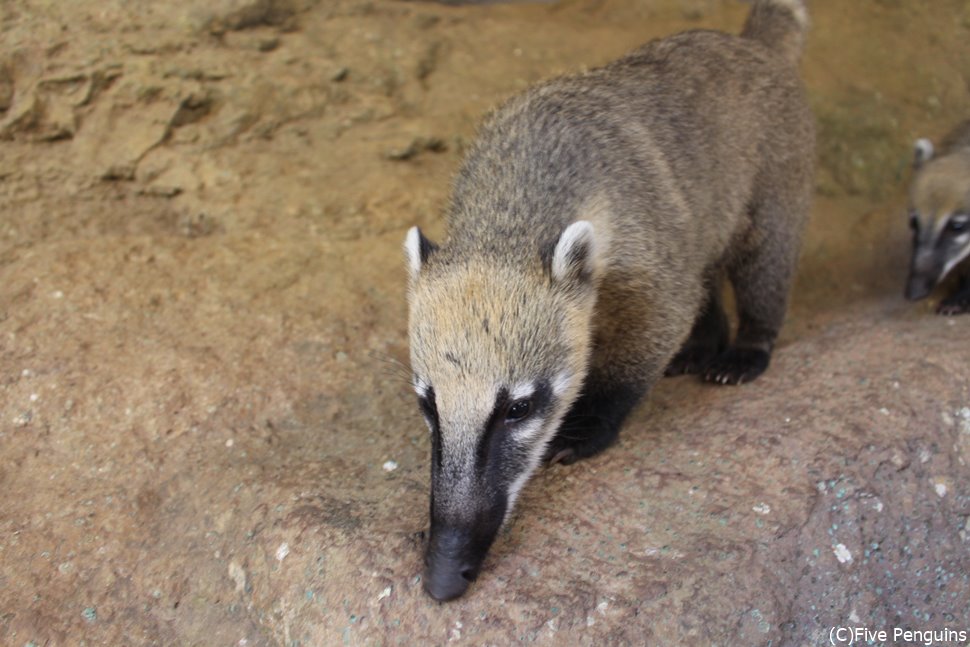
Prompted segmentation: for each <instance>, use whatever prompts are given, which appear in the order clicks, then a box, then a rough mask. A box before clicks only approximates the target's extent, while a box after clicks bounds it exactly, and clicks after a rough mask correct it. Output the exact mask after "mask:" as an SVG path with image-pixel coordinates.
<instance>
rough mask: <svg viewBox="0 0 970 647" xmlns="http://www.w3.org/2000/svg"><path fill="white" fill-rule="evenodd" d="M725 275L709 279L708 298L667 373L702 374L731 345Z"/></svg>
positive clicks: (673, 374)
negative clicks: (723, 292) (724, 300)
mask: <svg viewBox="0 0 970 647" xmlns="http://www.w3.org/2000/svg"><path fill="white" fill-rule="evenodd" d="M721 289H722V285H721V277H720V276H716V277H712V278H711V279H710V281H709V287H708V292H707V301H706V302H705V303H704V308H703V310H701V314H700V316H698V317H697V321H695V322H694V327H693V328H692V329H691V331H690V337H688V338H687V341H686V342H685V343H684V346H683V348H681V349H680V351H679V352H678V353H677V354H676V355H675V356H674V358H673V359H672V360H670V364H669V365H668V366H667V369H666V371H664V375H666V376H667V377H672V376H675V375H698V374H700V373H703V372H704V370H705V369H706V368H707V366H708V365H709V364H710V363H711V361H712V360H713V359H714V358H715V357H717V356H718V355H720V354H721V353H722V352H723V351H724V349H726V348H727V346H728V341H729V335H730V330H729V326H728V320H727V315H726V314H724V306H723V305H722V303H721Z"/></svg>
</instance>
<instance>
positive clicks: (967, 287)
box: [936, 274, 970, 317]
mask: <svg viewBox="0 0 970 647" xmlns="http://www.w3.org/2000/svg"><path fill="white" fill-rule="evenodd" d="M936 312H937V313H938V314H941V315H944V316H947V317H949V316H952V315H962V314H966V313H968V312H970V275H967V274H964V275H963V276H961V277H960V283H959V284H958V286H957V289H956V290H955V291H954V292H953V294H951V295H950V296H948V297H947V298H945V299H943V300H942V301H940V305H939V306H938V307H937V308H936Z"/></svg>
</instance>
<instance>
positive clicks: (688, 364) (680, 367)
mask: <svg viewBox="0 0 970 647" xmlns="http://www.w3.org/2000/svg"><path fill="white" fill-rule="evenodd" d="M717 354H718V348H717V347H716V346H701V345H696V344H688V345H686V346H684V347H683V348H682V349H681V350H680V352H679V353H677V354H676V355H675V356H674V358H673V359H672V360H670V364H668V365H667V369H666V370H665V371H664V375H665V376H666V377H675V376H677V375H700V374H701V373H703V372H704V369H705V368H707V365H708V364H710V363H711V361H712V360H713V359H714V358H715V357H717Z"/></svg>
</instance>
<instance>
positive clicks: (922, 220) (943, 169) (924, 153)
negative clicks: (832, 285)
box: [905, 120, 970, 315]
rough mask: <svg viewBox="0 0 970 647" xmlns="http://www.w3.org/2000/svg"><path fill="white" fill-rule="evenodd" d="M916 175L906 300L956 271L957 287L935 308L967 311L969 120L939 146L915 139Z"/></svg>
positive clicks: (944, 311) (969, 270)
mask: <svg viewBox="0 0 970 647" xmlns="http://www.w3.org/2000/svg"><path fill="white" fill-rule="evenodd" d="M913 166H914V169H915V176H914V178H913V184H912V187H911V189H910V198H909V200H910V208H909V226H910V228H911V229H912V230H913V258H912V261H911V263H910V270H909V278H908V279H907V281H906V293H905V294H906V298H907V299H910V300H913V301H915V300H917V299H922V298H924V297H927V296H929V294H930V292H932V291H933V288H934V287H936V286H937V285H938V284H939V283H940V282H941V281H943V279H944V278H946V277H947V275H949V274H951V273H952V272H954V271H955V272H957V273H958V274H959V276H958V277H957V278H958V281H959V285H958V287H957V289H956V290H955V291H954V292H953V293H952V294H950V295H949V296H947V297H946V298H944V299H943V300H942V301H941V302H940V305H939V307H938V308H937V311H938V312H939V313H940V314H944V315H956V314H962V313H965V312H970V262H965V261H966V259H967V258H968V257H970V120H968V121H965V122H963V123H962V124H960V125H959V126H957V127H956V128H955V129H954V130H953V131H952V132H951V133H950V134H949V135H947V136H946V137H945V138H944V139H943V141H942V142H941V144H940V147H939V151H937V150H936V149H935V147H934V146H933V143H932V142H930V140H928V139H920V140H918V141H917V142H916V146H915V153H914V159H913Z"/></svg>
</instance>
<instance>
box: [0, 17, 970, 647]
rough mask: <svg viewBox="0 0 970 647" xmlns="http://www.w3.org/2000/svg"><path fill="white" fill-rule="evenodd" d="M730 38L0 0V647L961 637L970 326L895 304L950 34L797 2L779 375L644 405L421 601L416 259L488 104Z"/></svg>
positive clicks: (543, 480) (552, 23) (589, 27)
mask: <svg viewBox="0 0 970 647" xmlns="http://www.w3.org/2000/svg"><path fill="white" fill-rule="evenodd" d="M745 10H746V7H745V5H743V4H741V3H735V2H727V1H724V2H722V1H720V0H697V1H693V2H688V3H684V2H674V1H672V0H664V1H660V0H658V1H656V2H638V3H628V2H618V1H617V2H613V1H606V2H586V1H581V0H577V1H569V2H564V3H561V4H556V5H546V4H538V5H530V4H513V5H493V6H487V7H453V6H443V5H439V4H427V3H416V2H395V1H393V0H382V1H379V2H366V1H364V0H331V1H330V2H326V3H324V2H311V1H291V2H283V1H276V0H273V1H268V0H267V1H264V0H260V1H252V0H246V1H243V0H224V1H220V2H215V3H200V2H192V1H189V0H185V1H180V2H172V3H130V2H122V1H121V0H112V1H108V2H98V3H92V2H77V3H44V2H34V1H32V0H14V2H11V3H7V4H6V5H5V6H4V11H5V14H4V16H3V17H2V19H0V29H2V30H3V31H2V33H3V40H4V44H5V48H4V49H5V51H4V52H3V53H2V54H0V150H2V155H0V210H2V214H3V216H2V218H0V340H2V341H0V379H2V380H3V388H2V389H0V412H2V416H3V419H2V420H0V455H2V456H3V461H0V510H2V514H0V643H2V644H5V645H7V644H9V645H76V644H77V645H79V644H86V645H121V644H125V645H153V644H159V645H171V644H179V645H286V646H287V647H289V646H291V645H334V644H355V645H356V644H415V643H429V644H444V643H446V642H457V643H461V642H467V643H472V644H505V643H509V642H539V643H545V644H719V645H818V644H823V643H825V642H826V640H827V638H828V631H829V629H830V628H831V627H832V626H838V625H842V626H846V625H853V626H867V627H873V628H877V629H879V628H881V629H887V630H891V629H892V628H893V627H901V628H911V629H942V628H952V629H967V628H970V581H968V577H970V576H968V573H970V478H968V467H967V462H968V461H970V350H968V347H967V343H966V340H967V337H968V332H970V317H965V318H952V319H945V318H941V317H937V316H935V315H934V314H932V306H933V304H932V303H922V304H915V305H914V304H907V303H904V302H903V301H902V298H901V296H900V294H901V291H902V282H903V278H904V275H905V270H906V263H907V261H908V259H907V251H908V250H907V246H908V242H907V240H908V232H907V230H906V223H905V219H904V218H903V215H902V214H903V213H904V212H905V209H904V207H905V182H906V180H907V173H908V171H907V168H908V161H909V145H910V142H911V141H912V140H913V139H915V138H916V137H917V136H924V135H927V136H933V137H935V136H939V135H940V134H942V133H943V132H945V131H946V130H947V129H948V127H949V126H950V125H952V124H953V123H955V122H956V121H958V120H959V119H962V118H965V117H966V115H967V114H968V112H970V101H968V97H967V91H966V87H967V86H966V82H967V79H966V76H965V75H966V70H967V69H970V50H968V49H967V48H966V39H967V37H968V35H970V31H968V30H970V9H968V6H967V5H966V3H965V2H962V0H940V1H939V2H937V3H933V6H932V8H931V7H930V6H929V5H928V4H926V3H902V2H886V1H884V0H883V1H877V0H866V1H860V2H853V3H844V2H839V1H838V0H815V2H813V3H812V15H813V23H814V28H813V32H812V34H811V37H810V45H809V50H808V52H807V55H806V60H805V63H804V65H803V70H804V75H805V78H806V82H807V85H808V87H809V89H810V93H811V96H812V101H813V105H814V106H815V108H816V112H817V115H818V118H819V123H820V133H821V136H822V139H821V141H820V147H819V148H820V156H819V157H820V168H819V179H818V200H817V204H816V208H815V210H814V213H813V221H812V224H811V226H810V229H809V232H808V236H807V239H806V242H805V252H804V255H803V260H802V264H801V268H800V273H799V280H798V285H797V286H796V292H795V297H794V302H793V305H792V312H791V317H790V320H789V322H788V325H787V327H786V329H785V331H784V335H783V339H782V340H781V344H780V348H779V350H778V352H777V354H776V356H775V361H774V363H773V365H772V367H771V369H770V370H769V372H768V373H767V374H766V375H765V376H764V377H763V378H762V379H760V380H759V381H758V382H756V383H754V384H752V385H747V386H744V387H740V388H714V387H708V386H705V385H702V384H700V383H697V382H696V381H694V380H692V379H689V378H678V379H674V380H667V381H665V382H663V383H662V384H661V385H660V386H659V388H658V389H657V390H656V392H655V393H654V394H653V395H652V397H651V398H650V400H649V401H648V402H647V403H646V404H644V405H643V406H641V407H640V408H639V409H638V411H637V413H636V414H635V416H634V417H633V418H632V419H631V420H630V422H629V424H628V425H627V426H626V428H625V429H624V431H623V434H622V436H621V441H620V443H619V444H618V445H617V446H615V447H613V448H612V449H610V450H609V451H608V452H606V453H604V454H603V455H601V456H599V457H596V458H595V459H592V460H589V461H586V462H583V463H579V464H576V465H574V466H570V467H568V468H566V467H556V468H551V469H548V470H544V471H542V472H541V473H540V474H539V475H538V476H537V478H536V479H535V480H534V482H533V483H532V484H531V485H530V486H529V487H528V488H527V489H526V491H525V493H524V495H523V497H522V500H521V503H520V505H519V509H518V512H517V514H516V515H515V517H514V519H513V521H512V523H511V524H510V526H509V527H508V528H507V529H506V530H505V531H504V532H503V533H502V535H501V537H500V539H499V541H498V542H497V544H496V546H495V548H494V549H493V551H492V554H491V556H490V557H489V559H488V561H487V563H486V568H485V570H484V572H483V573H482V576H481V577H480V579H479V581H478V582H476V583H475V584H474V585H473V586H472V588H471V589H470V591H469V594H468V595H467V596H466V597H465V598H463V599H461V600H459V601H457V602H454V603H450V604H447V605H440V604H438V603H434V602H432V601H431V600H430V599H429V598H428V597H427V596H425V595H424V594H423V592H422V590H421V582H420V570H421V549H422V535H421V532H422V531H423V530H424V528H425V525H426V523H427V519H426V515H427V489H428V467H427V457H428V451H429V449H428V441H427V434H426V431H425V430H424V428H423V425H422V423H421V422H420V419H419V416H418V413H417V408H416V407H415V406H414V403H413V396H412V394H411V393H410V390H409V387H408V385H407V380H408V371H407V369H406V362H407V346H406V339H405V334H404V327H405V318H406V310H405V305H404V280H405V273H404V268H403V259H402V257H401V252H400V244H401V241H402V239H403V236H404V233H405V231H406V229H407V228H408V227H409V226H410V225H412V224H419V225H421V226H422V227H424V228H425V229H426V230H428V231H429V232H430V233H431V235H433V236H439V235H440V234H441V233H442V231H443V228H442V223H441V221H440V217H439V216H440V213H441V210H442V207H443V205H444V202H445V200H446V198H447V191H448V187H449V178H450V175H451V173H452V172H453V171H454V169H455V168H456V165H457V164H458V161H459V159H460V155H461V152H462V149H463V148H464V146H465V145H466V144H467V142H468V141H470V139H471V138H472V137H473V135H474V128H475V125H476V123H477V122H478V121H479V120H480V118H481V116H482V115H483V114H484V112H485V111H486V110H487V109H489V108H491V107H492V106H494V105H496V104H497V103H498V102H499V101H501V100H502V99H503V98H504V97H507V96H508V95H509V94H511V93H513V92H515V91H517V90H519V89H521V88H522V87H525V86H526V85H527V84H528V83H531V82H534V81H536V80H538V79H541V78H544V77H548V76H550V75H552V74H557V73H562V72H567V71H573V70H578V69H581V68H582V67H583V66H587V65H595V64H598V63H601V62H605V61H607V60H609V59H611V58H613V57H615V56H618V55H620V54H622V53H623V52H625V51H627V50H629V49H631V48H632V47H634V46H636V45H637V44H639V43H640V42H642V41H644V40H646V39H648V38H650V37H654V36H660V35H663V34H667V33H672V32H675V31H678V30H682V29H687V28H692V27H716V28H724V29H729V30H737V29H738V28H739V26H740V24H741V22H742V20H743V16H744V12H745ZM954 16H958V17H960V19H959V20H955V19H954ZM429 142H432V143H434V145H433V146H431V145H429ZM429 151H430V152H429Z"/></svg>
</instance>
